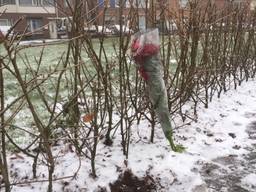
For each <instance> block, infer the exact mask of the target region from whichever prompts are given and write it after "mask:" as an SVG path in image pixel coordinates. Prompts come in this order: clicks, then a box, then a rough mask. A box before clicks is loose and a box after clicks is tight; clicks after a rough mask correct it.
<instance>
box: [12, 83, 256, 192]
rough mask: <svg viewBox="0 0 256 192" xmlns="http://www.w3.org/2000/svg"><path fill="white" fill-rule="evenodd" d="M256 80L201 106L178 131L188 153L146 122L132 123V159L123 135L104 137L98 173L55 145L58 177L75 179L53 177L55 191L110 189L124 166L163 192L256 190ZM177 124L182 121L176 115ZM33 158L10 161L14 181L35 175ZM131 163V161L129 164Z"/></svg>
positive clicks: (38, 186)
mask: <svg viewBox="0 0 256 192" xmlns="http://www.w3.org/2000/svg"><path fill="white" fill-rule="evenodd" d="M255 87H256V81H252V80H251V81H249V82H246V83H243V84H242V86H240V87H238V89H237V90H231V91H229V92H227V93H226V94H223V95H222V96H221V98H220V99H217V98H215V99H214V101H213V102H212V103H210V106H209V108H208V109H205V108H203V107H201V108H199V110H198V121H197V122H192V123H190V124H189V125H186V126H183V127H182V128H180V129H178V130H175V138H176V142H178V143H181V144H183V145H184V146H185V147H186V152H184V153H181V154H180V153H174V152H173V151H171V150H170V147H169V146H168V143H167V141H166V140H165V138H164V135H163V133H162V130H161V128H160V127H159V126H158V127H157V130H156V137H155V141H154V143H149V142H148V140H149V135H150V127H149V125H148V123H147V122H146V121H144V122H142V123H141V124H140V125H138V126H134V127H133V129H134V130H133V131H132V133H133V135H132V138H131V144H130V153H129V159H128V163H125V157H124V156H123V155H122V151H121V144H120V142H121V138H115V140H114V144H113V146H112V147H109V146H105V145H104V144H103V143H102V141H101V142H100V144H99V147H98V155H97V158H96V168H97V173H98V177H97V178H96V179H93V178H91V177H90V162H89V160H88V159H86V158H84V157H80V158H79V157H78V156H77V155H76V154H75V152H72V150H70V147H69V146H68V144H61V145H59V146H55V147H53V151H54V154H55V156H56V168H55V178H60V177H65V176H70V175H73V174H74V172H76V171H78V174H77V176H76V177H75V178H68V179H65V180H58V181H55V182H54V191H56V192H60V191H70V192H75V191H77V192H78V191H89V192H93V191H97V190H98V186H101V187H106V188H107V189H108V190H109V183H111V182H114V181H115V180H116V179H117V178H118V175H119V174H120V173H121V172H122V171H124V170H125V169H130V170H131V171H132V172H133V173H134V174H135V175H136V176H138V177H142V176H144V175H145V174H148V175H150V176H152V178H153V179H154V180H155V182H156V184H157V186H158V190H157V191H159V192H160V191H162V192H206V191H208V192H212V191H219V192H225V191H228V192H255V191H256V88H255ZM175 124H176V125H181V124H182V123H181V122H180V121H179V120H175ZM32 163H33V162H32V159H30V158H29V157H26V156H24V155H22V154H18V156H17V155H15V154H11V155H10V157H9V166H10V170H11V176H12V181H13V182H19V181H30V180H31V179H32V171H31V170H32V168H31V167H32V166H31V165H32ZM126 165H127V166H126ZM44 179H47V168H46V166H45V165H43V164H40V165H39V169H38V180H44ZM46 189H47V182H37V183H31V184H24V185H17V186H14V187H13V191H14V192H32V191H33V192H37V191H46Z"/></svg>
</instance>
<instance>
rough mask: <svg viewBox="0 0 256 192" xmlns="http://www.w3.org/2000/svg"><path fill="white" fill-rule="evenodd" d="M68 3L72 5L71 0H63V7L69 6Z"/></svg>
mask: <svg viewBox="0 0 256 192" xmlns="http://www.w3.org/2000/svg"><path fill="white" fill-rule="evenodd" d="M69 5H70V6H71V5H72V2H71V0H64V7H69Z"/></svg>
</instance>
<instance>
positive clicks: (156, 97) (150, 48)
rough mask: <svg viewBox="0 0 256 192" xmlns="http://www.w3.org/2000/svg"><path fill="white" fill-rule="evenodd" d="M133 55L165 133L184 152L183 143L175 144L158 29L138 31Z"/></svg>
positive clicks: (175, 146) (173, 147)
mask: <svg viewBox="0 0 256 192" xmlns="http://www.w3.org/2000/svg"><path fill="white" fill-rule="evenodd" d="M131 51H132V57H133V59H134V61H135V63H136V64H137V65H138V68H139V72H140V75H141V76H142V78H143V79H144V80H145V82H146V85H147V90H148V94H149V98H150V101H151V102H152V104H153V107H154V110H155V112H156V114H157V117H158V119H159V122H160V125H161V127H162V129H163V132H164V135H165V137H166V138H167V140H168V141H169V143H170V146H171V148H172V150H173V151H176V152H182V151H183V150H184V149H185V148H184V147H183V146H182V145H175V144H174V141H173V129H172V124H171V118H170V114H169V108H168V96H167V91H166V87H165V82H164V79H163V69H162V65H161V60H160V55H159V52H160V44H159V33H158V29H154V30H146V31H144V32H138V33H137V34H135V35H134V37H133V40H132V44H131Z"/></svg>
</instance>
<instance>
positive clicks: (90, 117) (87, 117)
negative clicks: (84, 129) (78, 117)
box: [83, 113, 94, 123]
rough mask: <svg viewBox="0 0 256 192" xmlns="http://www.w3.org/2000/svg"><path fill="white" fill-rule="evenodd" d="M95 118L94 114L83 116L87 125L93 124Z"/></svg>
mask: <svg viewBox="0 0 256 192" xmlns="http://www.w3.org/2000/svg"><path fill="white" fill-rule="evenodd" d="M93 118H94V113H90V114H86V115H84V116H83V121H84V122H85V123H88V122H91V121H92V120H93Z"/></svg>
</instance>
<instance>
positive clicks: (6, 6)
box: [0, 0, 56, 38]
mask: <svg viewBox="0 0 256 192" xmlns="http://www.w3.org/2000/svg"><path fill="white" fill-rule="evenodd" d="M0 15H1V16H0V26H10V25H13V24H14V23H15V22H16V21H17V20H18V19H19V18H22V17H23V19H22V20H21V21H20V22H19V24H18V25H17V27H16V32H18V33H23V32H24V30H25V29H26V28H27V32H31V33H33V36H34V37H36V38H49V37H50V34H49V26H48V23H49V18H51V17H56V8H55V6H54V0H0ZM39 29H40V30H39ZM28 36H29V35H28Z"/></svg>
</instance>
